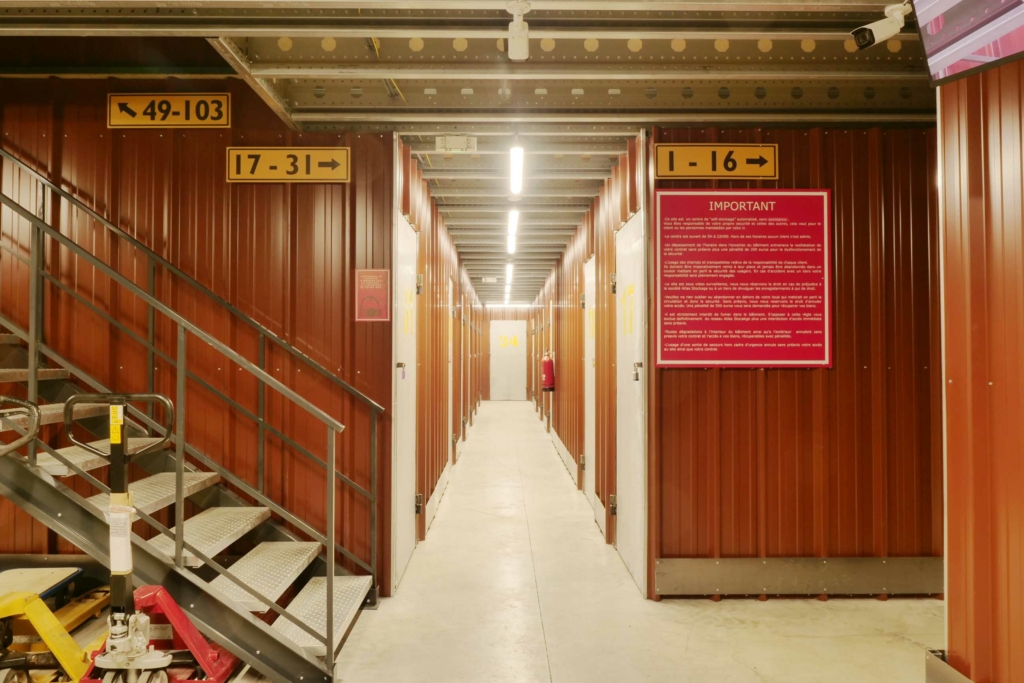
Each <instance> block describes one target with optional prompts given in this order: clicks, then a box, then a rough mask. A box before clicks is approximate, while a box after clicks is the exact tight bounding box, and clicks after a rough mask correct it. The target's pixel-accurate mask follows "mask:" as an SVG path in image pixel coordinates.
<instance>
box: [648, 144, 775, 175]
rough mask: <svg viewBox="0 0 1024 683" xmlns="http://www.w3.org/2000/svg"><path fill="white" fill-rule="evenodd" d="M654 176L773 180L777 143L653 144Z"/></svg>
mask: <svg viewBox="0 0 1024 683" xmlns="http://www.w3.org/2000/svg"><path fill="white" fill-rule="evenodd" d="M654 154H655V162H656V163H655V167H656V171H657V173H656V176H657V178H658V179H660V180H671V179H679V180H716V179H725V178H729V179H732V180H776V179H778V177H779V165H778V159H779V146H778V145H756V144H755V145H742V144H738V145H721V144H716V143H713V144H703V143H682V144H657V145H655V149H654Z"/></svg>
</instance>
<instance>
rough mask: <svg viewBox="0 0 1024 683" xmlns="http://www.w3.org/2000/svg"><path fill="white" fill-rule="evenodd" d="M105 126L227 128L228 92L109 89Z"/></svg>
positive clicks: (229, 113) (229, 103) (229, 116)
mask: <svg viewBox="0 0 1024 683" xmlns="http://www.w3.org/2000/svg"><path fill="white" fill-rule="evenodd" d="M107 127H108V128H230V127H231V95H230V94H229V93H177V94H171V93H146V94H142V93H111V94H110V95H107Z"/></svg>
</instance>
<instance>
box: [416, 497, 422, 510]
mask: <svg viewBox="0 0 1024 683" xmlns="http://www.w3.org/2000/svg"><path fill="white" fill-rule="evenodd" d="M416 514H417V515H421V514H423V494H422V493H417V494H416Z"/></svg>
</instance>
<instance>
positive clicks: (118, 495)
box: [0, 394, 239, 683]
mask: <svg viewBox="0 0 1024 683" xmlns="http://www.w3.org/2000/svg"><path fill="white" fill-rule="evenodd" d="M4 402H10V403H13V404H15V405H17V406H18V407H20V408H22V409H24V410H25V411H26V412H27V413H28V415H29V418H30V422H31V423H32V424H31V428H30V429H29V430H28V431H27V432H26V434H25V435H23V436H22V437H21V438H19V439H18V440H17V441H15V442H13V443H11V444H8V445H5V446H2V447H0V457H2V456H3V455H6V454H8V453H10V452H12V451H14V450H16V449H17V448H19V447H21V446H23V445H25V444H26V443H29V442H30V441H31V440H32V439H34V438H35V437H36V435H37V433H38V427H39V409H38V407H36V406H35V405H34V404H31V403H28V402H26V401H18V400H14V399H9V398H6V397H0V403H4ZM78 403H104V404H107V405H108V406H109V416H110V422H109V426H110V453H109V454H108V453H106V452H103V451H100V450H98V449H96V448H95V447H93V446H92V445H90V444H87V443H83V442H81V441H79V440H78V439H76V438H75V436H74V434H73V433H72V429H71V428H72V423H73V416H74V407H75V405H76V404H78ZM129 403H149V404H160V405H162V406H163V408H164V411H165V412H164V416H165V421H166V423H167V424H166V428H165V432H164V434H165V436H164V438H162V439H161V440H160V441H159V442H157V443H154V444H152V445H151V446H149V447H147V448H145V449H143V450H141V451H139V452H138V453H137V454H136V457H140V456H144V455H147V454H149V453H153V452H156V451H158V450H160V449H162V448H163V447H164V446H165V445H166V444H167V443H168V442H169V441H170V439H171V435H172V434H173V433H174V405H173V404H172V403H171V402H170V400H169V399H168V398H167V397H165V396H161V395H159V394H78V395H75V396H72V397H71V398H69V399H68V401H67V403H66V404H65V406H64V424H65V427H66V430H67V435H68V439H69V440H70V441H71V442H72V443H74V444H75V445H77V446H79V447H81V448H85V449H86V450H88V451H90V452H93V453H96V454H97V455H100V456H102V457H105V458H106V457H109V460H110V503H109V508H108V511H107V518H108V523H109V525H110V570H111V577H110V606H111V612H110V616H109V617H108V620H107V623H108V627H109V634H108V636H107V637H106V639H105V642H104V643H103V645H102V647H101V649H99V650H96V651H95V652H93V653H92V655H93V657H92V658H90V656H89V654H88V653H86V652H83V651H82V650H81V648H79V647H78V644H77V643H76V642H75V640H74V639H73V638H72V637H71V636H70V635H69V634H68V632H67V630H66V629H65V628H64V627H63V625H62V624H61V622H60V621H59V620H58V619H57V618H56V617H54V615H53V613H52V612H50V610H49V607H47V606H46V604H45V603H44V602H43V601H42V600H41V599H40V598H39V596H38V595H35V594H32V593H18V594H11V595H8V596H6V597H5V598H4V599H3V600H0V645H2V646H3V648H4V649H3V650H0V683H29V681H31V680H32V679H31V678H30V677H29V674H28V669H30V668H32V669H35V668H48V669H57V670H58V671H57V675H56V676H57V677H56V678H53V679H51V680H70V681H74V682H75V683H79V682H81V683H170V682H171V681H174V682H177V681H196V680H205V681H211V682H212V683H224V682H225V681H226V680H227V679H228V677H229V676H230V675H231V673H232V672H233V671H234V669H235V668H236V666H237V665H238V661H239V660H238V658H237V657H236V656H234V655H232V654H231V653H229V652H227V651H226V650H225V649H223V648H222V647H220V646H218V645H216V644H214V643H211V642H209V641H207V640H206V639H205V638H204V637H203V636H202V634H200V633H199V631H198V629H196V627H195V626H194V625H193V624H192V622H191V621H190V620H189V618H188V615H186V614H185V612H184V611H183V610H182V609H181V608H180V607H179V606H178V604H177V603H176V602H175V601H174V598H172V597H171V595H170V594H169V593H168V592H167V590H166V589H164V588H163V587H161V586H143V587H141V588H139V589H137V590H135V591H134V592H133V591H132V541H131V525H132V517H133V514H134V512H135V510H134V508H133V507H132V500H131V492H130V491H129V489H128V465H129V456H128V455H127V454H128V452H129V451H128V433H127V428H126V427H127V425H126V423H125V417H126V413H127V409H128V404H129ZM19 616H27V617H29V619H30V621H31V622H32V624H33V625H34V626H35V627H36V630H37V632H38V633H39V635H40V636H41V637H42V639H43V641H44V642H45V643H46V645H47V646H49V647H50V652H47V653H40V652H29V653H21V652H12V651H8V650H7V649H6V648H7V647H8V646H9V645H10V644H11V643H10V641H11V639H12V634H11V633H9V631H10V629H9V624H10V623H11V622H12V620H13V618H14V617H19ZM5 624H7V625H8V628H7V629H6V630H5V627H4V625H5ZM90 659H91V660H92V661H91V663H90ZM5 664H8V666H6V667H5ZM5 668H6V669H7V670H6V671H5V670H4V669H5Z"/></svg>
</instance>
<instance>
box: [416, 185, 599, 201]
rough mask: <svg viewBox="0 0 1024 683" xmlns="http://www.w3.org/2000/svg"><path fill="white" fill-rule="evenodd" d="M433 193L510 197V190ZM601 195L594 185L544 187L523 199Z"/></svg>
mask: <svg viewBox="0 0 1024 683" xmlns="http://www.w3.org/2000/svg"><path fill="white" fill-rule="evenodd" d="M430 191H431V193H432V194H433V195H434V196H435V197H436V196H438V195H441V196H443V197H446V198H447V197H509V196H510V195H509V192H508V190H504V191H502V190H499V189H497V188H495V189H486V188H484V189H467V188H462V187H439V186H437V185H432V186H431V187H430ZM599 194H601V187H600V186H599V185H594V186H592V187H567V188H564V189H559V188H552V189H544V188H543V187H540V188H537V189H528V190H524V191H523V194H522V199H520V200H519V201H524V200H528V199H532V198H534V197H596V196H597V195H599Z"/></svg>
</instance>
